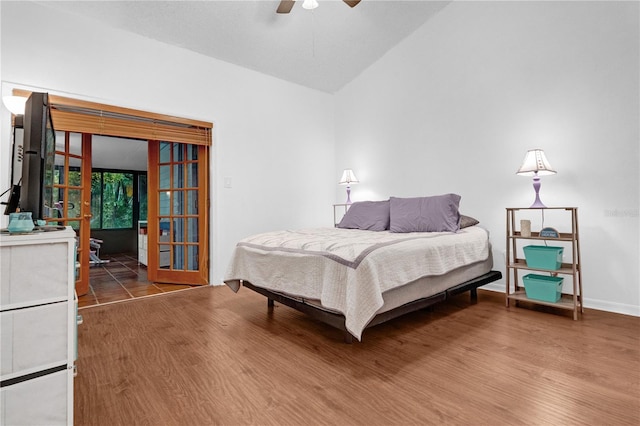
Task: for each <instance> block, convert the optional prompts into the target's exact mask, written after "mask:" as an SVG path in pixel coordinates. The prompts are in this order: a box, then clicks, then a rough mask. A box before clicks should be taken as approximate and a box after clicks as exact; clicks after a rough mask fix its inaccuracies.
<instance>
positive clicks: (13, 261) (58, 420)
mask: <svg viewBox="0 0 640 426" xmlns="http://www.w3.org/2000/svg"><path fill="white" fill-rule="evenodd" d="M74 259H75V232H74V231H73V230H72V229H71V228H70V227H67V228H66V229H63V230H57V231H50V232H37V233H31V234H25V235H9V234H7V233H6V232H2V233H0V308H1V313H0V331H1V340H2V341H1V343H2V346H1V347H0V355H1V358H0V370H1V373H2V374H1V375H2V377H1V380H2V382H1V387H0V425H11V426H13V425H34V424H37V425H58V424H61V425H73V364H74V359H75V338H76V307H75V301H74V294H75V292H74V282H75V281H74V266H75V261H74Z"/></svg>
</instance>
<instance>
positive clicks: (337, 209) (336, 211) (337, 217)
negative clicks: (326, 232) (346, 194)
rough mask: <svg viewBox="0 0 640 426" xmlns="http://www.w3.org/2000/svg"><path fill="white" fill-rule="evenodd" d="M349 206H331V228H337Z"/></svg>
mask: <svg viewBox="0 0 640 426" xmlns="http://www.w3.org/2000/svg"><path fill="white" fill-rule="evenodd" d="M349 207H351V204H334V205H333V226H334V227H335V226H338V224H339V223H340V221H341V220H342V218H343V217H344V215H345V214H346V213H347V210H349Z"/></svg>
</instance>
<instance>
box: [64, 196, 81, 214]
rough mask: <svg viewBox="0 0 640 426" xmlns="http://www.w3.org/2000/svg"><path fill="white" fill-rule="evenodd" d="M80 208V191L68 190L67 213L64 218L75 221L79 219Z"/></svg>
mask: <svg viewBox="0 0 640 426" xmlns="http://www.w3.org/2000/svg"><path fill="white" fill-rule="evenodd" d="M81 207H82V190H80V189H70V190H69V198H68V199H67V204H66V208H67V212H66V215H65V216H66V217H68V218H70V219H77V218H79V217H80V212H81Z"/></svg>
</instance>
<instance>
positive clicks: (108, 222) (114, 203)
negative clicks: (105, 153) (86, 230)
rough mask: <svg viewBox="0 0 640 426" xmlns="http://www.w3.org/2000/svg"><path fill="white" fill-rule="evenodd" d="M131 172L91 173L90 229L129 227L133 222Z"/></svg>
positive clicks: (132, 183) (132, 182)
mask: <svg viewBox="0 0 640 426" xmlns="http://www.w3.org/2000/svg"><path fill="white" fill-rule="evenodd" d="M134 179H135V174H134V173H132V172H119V171H93V172H92V173H91V214H92V216H93V217H92V218H91V229H131V228H133V222H134V191H133V189H134Z"/></svg>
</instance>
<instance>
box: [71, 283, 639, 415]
mask: <svg viewBox="0 0 640 426" xmlns="http://www.w3.org/2000/svg"><path fill="white" fill-rule="evenodd" d="M266 305H267V302H266V299H265V298H264V297H263V296H260V295H258V294H256V293H253V292H251V291H249V290H247V289H244V288H243V289H241V290H240V292H239V293H238V294H235V293H233V292H232V291H231V290H229V289H228V288H227V287H202V288H195V289H193V290H188V291H181V292H175V293H171V294H166V295H160V296H157V297H152V298H144V299H137V300H131V301H125V302H122V303H117V304H112V305H105V306H97V307H92V308H89V309H85V310H83V311H82V315H83V317H84V324H83V325H81V326H80V328H79V360H78V363H77V364H78V376H77V377H76V379H75V424H76V425H209V424H216V425H248V424H257V425H414V424H416V425H417V424H420V425H429V424H446V425H449V424H450V425H458V424H459V425H517V424H527V425H542V424H545V425H547V424H553V425H569V424H576V425H578V424H579V425H638V424H640V318H637V317H630V316H624V315H617V314H611V313H605V312H601V311H595V310H586V311H585V314H584V316H583V319H582V320H579V321H573V320H571V318H570V317H567V316H566V315H563V314H562V313H559V314H550V313H545V312H539V311H536V310H531V309H524V308H516V307H511V308H509V309H507V308H505V307H504V296H503V295H502V294H499V293H492V292H488V291H482V290H481V291H480V292H479V297H478V303H477V304H471V303H470V302H469V298H468V295H466V294H465V295H460V296H457V297H456V298H454V299H452V300H451V301H449V302H446V303H444V304H440V305H438V306H436V307H435V308H434V309H433V310H430V311H421V312H416V313H412V314H409V315H407V316H405V317H402V318H399V319H396V320H394V321H392V322H390V323H386V324H382V325H379V326H376V327H373V328H371V329H368V330H366V331H365V332H364V335H363V342H355V343H354V344H352V345H347V344H344V343H343V342H342V337H343V336H342V333H341V332H339V331H338V330H335V329H333V328H331V327H329V326H326V325H324V324H321V323H318V322H315V321H313V320H310V319H309V318H308V317H306V316H305V315H303V314H301V313H298V312H296V311H294V310H292V309H289V308H287V307H285V306H280V305H277V304H276V308H275V309H274V311H273V312H272V313H269V311H268V310H267V306H266Z"/></svg>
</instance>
